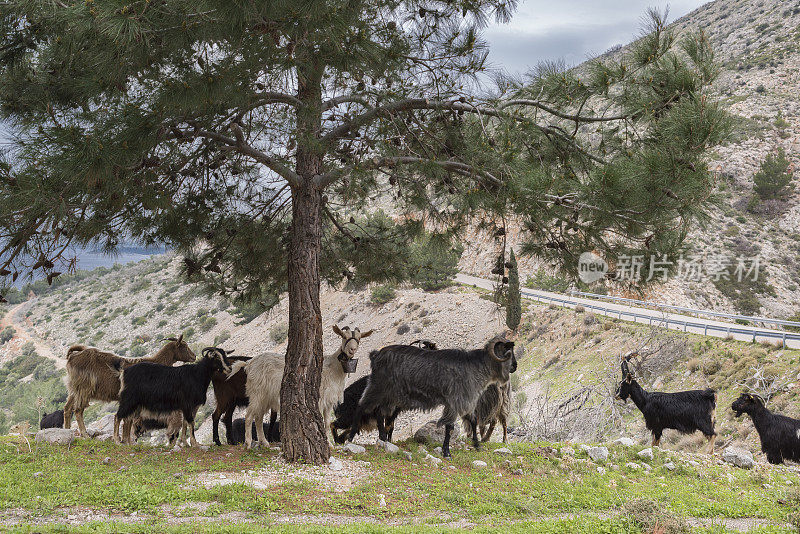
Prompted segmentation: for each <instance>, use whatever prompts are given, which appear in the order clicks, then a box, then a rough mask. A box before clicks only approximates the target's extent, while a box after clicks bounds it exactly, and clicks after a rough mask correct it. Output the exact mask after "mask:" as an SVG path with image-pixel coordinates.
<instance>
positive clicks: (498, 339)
mask: <svg viewBox="0 0 800 534" xmlns="http://www.w3.org/2000/svg"><path fill="white" fill-rule="evenodd" d="M501 342H502V343H510V342H509V341H506V340H505V339H503V338H501V337H496V338H494V339H493V340H491V341H490V342H489V347H488V349H489V354H491V355H492V358H494V359H495V360H497V361H498V362H501V363H502V362H507V361H508V360H510V359H511V357H512V356H514V348H513V347H514V344H513V343H511V347H512V348H511V351H510V352H511V354H510V355H508V356H507V357H505V358H499V357H498V356H497V354H495V352H494V348H495V347H496V346H497V344H498V343H501Z"/></svg>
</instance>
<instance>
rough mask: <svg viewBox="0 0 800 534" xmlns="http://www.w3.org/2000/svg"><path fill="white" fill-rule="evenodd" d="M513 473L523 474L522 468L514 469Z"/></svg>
mask: <svg viewBox="0 0 800 534" xmlns="http://www.w3.org/2000/svg"><path fill="white" fill-rule="evenodd" d="M511 474H512V475H521V474H522V469H514V471H512V472H511Z"/></svg>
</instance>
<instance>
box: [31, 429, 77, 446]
mask: <svg viewBox="0 0 800 534" xmlns="http://www.w3.org/2000/svg"><path fill="white" fill-rule="evenodd" d="M73 441H75V432H73V431H72V430H71V429H69V428H45V429H43V430H40V431H38V432H37V433H36V442H37V443H39V442H45V443H55V444H58V445H69V444H70V443H72V442H73Z"/></svg>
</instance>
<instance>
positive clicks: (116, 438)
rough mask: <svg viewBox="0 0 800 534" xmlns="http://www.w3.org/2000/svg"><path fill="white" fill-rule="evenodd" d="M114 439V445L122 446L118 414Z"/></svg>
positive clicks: (115, 421)
mask: <svg viewBox="0 0 800 534" xmlns="http://www.w3.org/2000/svg"><path fill="white" fill-rule="evenodd" d="M64 413H66V412H64ZM113 437H114V443H116V444H117V445H119V444H120V439H119V416H118V415H117V414H114V436H113Z"/></svg>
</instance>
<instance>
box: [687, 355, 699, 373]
mask: <svg viewBox="0 0 800 534" xmlns="http://www.w3.org/2000/svg"><path fill="white" fill-rule="evenodd" d="M700 366H701V362H700V358H692V359H691V360H689V361H688V362H686V368H687V369H689V371H691V372H692V373H696V372H697V371H698V370H699V369H700Z"/></svg>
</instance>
